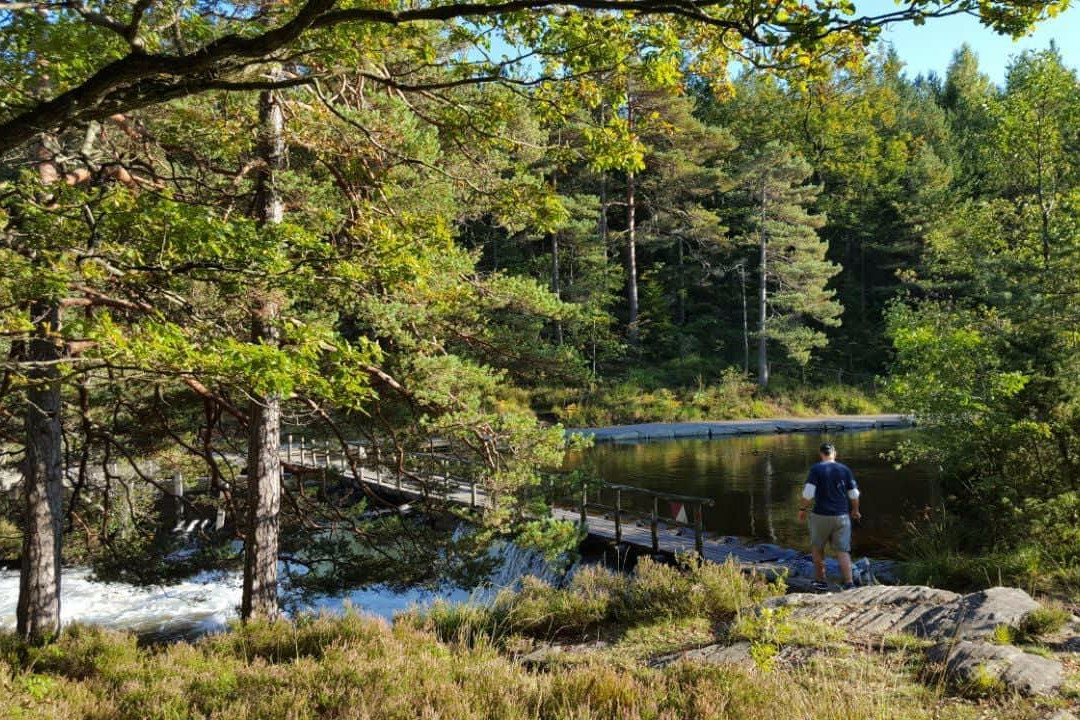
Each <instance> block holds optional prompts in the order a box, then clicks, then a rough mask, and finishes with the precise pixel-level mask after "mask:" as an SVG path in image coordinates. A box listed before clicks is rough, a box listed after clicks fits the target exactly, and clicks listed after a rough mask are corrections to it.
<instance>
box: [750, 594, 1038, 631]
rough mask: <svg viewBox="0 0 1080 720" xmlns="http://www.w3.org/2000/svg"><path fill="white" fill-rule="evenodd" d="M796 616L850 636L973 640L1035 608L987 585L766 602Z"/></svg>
mask: <svg viewBox="0 0 1080 720" xmlns="http://www.w3.org/2000/svg"><path fill="white" fill-rule="evenodd" d="M766 604H767V605H769V606H773V607H786V608H790V610H791V612H792V614H793V615H794V616H795V617H799V618H806V619H809V620H816V621H819V622H824V623H828V624H830V625H833V626H837V627H841V628H845V629H847V630H849V631H851V632H852V633H853V634H863V635H866V634H869V635H885V634H890V633H909V634H912V635H917V636H920V637H939V638H943V639H944V638H948V639H977V638H984V637H987V636H989V635H990V634H991V633H993V631H994V628H995V627H997V626H998V625H1016V624H1018V623H1019V622H1020V621H1021V620H1022V619H1023V618H1024V616H1025V615H1027V614H1028V613H1029V612H1031V611H1032V610H1035V609H1036V608H1038V607H1039V604H1038V603H1037V602H1035V600H1033V599H1032V598H1031V596H1030V595H1028V594H1027V593H1026V592H1024V591H1023V590H1018V589H1015V588H991V589H989V590H984V591H982V592H977V593H971V594H970V595H959V594H957V593H954V592H949V591H948V590H939V589H936V588H930V587H925V586H921V585H896V586H888V585H873V586H870V587H862V588H856V589H854V590H848V591H846V592H839V593H829V594H824V595H811V594H807V593H793V594H791V595H785V596H783V597H778V598H773V599H772V600H770V601H768V602H767V603H766Z"/></svg>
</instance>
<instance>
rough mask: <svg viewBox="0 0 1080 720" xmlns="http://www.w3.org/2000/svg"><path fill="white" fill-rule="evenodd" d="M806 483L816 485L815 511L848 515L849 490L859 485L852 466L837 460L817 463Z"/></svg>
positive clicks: (820, 513) (819, 513) (811, 469)
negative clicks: (856, 482)
mask: <svg viewBox="0 0 1080 720" xmlns="http://www.w3.org/2000/svg"><path fill="white" fill-rule="evenodd" d="M806 484H807V485H813V486H814V512H815V513H817V514H818V515H847V514H848V511H849V510H850V506H849V505H848V492H850V491H851V490H854V489H856V488H857V487H858V486H857V485H856V484H855V476H854V475H853V474H852V472H851V468H849V467H848V466H847V465H844V464H843V463H838V462H836V461H833V462H819V463H816V464H815V465H814V466H813V467H811V468H810V474H809V475H807V476H806Z"/></svg>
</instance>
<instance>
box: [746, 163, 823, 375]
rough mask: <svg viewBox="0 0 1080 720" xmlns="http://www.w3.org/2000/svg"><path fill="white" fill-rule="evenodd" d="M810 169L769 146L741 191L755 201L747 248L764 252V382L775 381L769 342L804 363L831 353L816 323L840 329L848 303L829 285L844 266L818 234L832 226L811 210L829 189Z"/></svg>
mask: <svg viewBox="0 0 1080 720" xmlns="http://www.w3.org/2000/svg"><path fill="white" fill-rule="evenodd" d="M810 175H811V168H810V165H809V163H807V162H806V160H804V159H803V158H802V157H800V156H798V155H796V154H795V153H793V152H792V151H791V150H789V149H787V148H785V147H784V146H783V145H781V144H779V143H775V142H773V143H769V144H768V145H766V146H765V147H764V148H763V149H762V150H761V151H760V152H758V153H756V154H755V155H754V156H753V157H752V158H751V159H750V160H749V161H748V162H747V163H746V165H745V166H744V167H743V168H742V171H741V173H740V175H739V177H740V183H739V184H740V185H741V188H742V190H743V192H744V193H745V195H746V199H747V200H748V208H747V216H746V227H745V233H744V235H743V237H744V239H745V241H746V242H747V243H754V244H755V245H756V246H757V249H758V257H759V260H758V333H757V334H758V384H759V385H760V386H761V387H765V386H766V385H768V383H769V357H768V344H769V342H770V341H771V342H775V343H777V344H778V345H780V346H781V347H782V348H783V349H784V351H785V352H786V353H787V355H788V357H790V358H791V359H792V360H794V361H795V362H797V363H798V364H800V365H805V364H806V363H807V362H808V361H809V359H810V352H811V351H812V350H814V349H816V348H821V347H824V346H825V344H826V342H827V340H826V337H825V333H824V332H822V331H821V330H820V329H819V328H818V327H815V325H824V326H826V327H835V326H838V325H839V324H840V314H841V312H842V311H843V308H842V307H841V305H840V304H839V303H838V302H837V301H836V300H835V299H834V298H833V295H834V294H835V293H834V291H833V290H829V289H828V288H827V287H826V284H827V283H828V281H829V279H830V278H832V277H833V276H834V275H836V274H837V273H838V272H839V271H840V267H839V266H838V265H836V264H835V263H832V262H829V261H828V260H827V259H826V258H825V254H826V252H827V250H828V246H827V245H826V243H824V242H823V241H822V240H821V239H820V238H819V237H818V234H817V231H818V229H819V228H821V226H822V225H824V223H825V218H824V217H822V216H821V215H813V214H811V213H810V212H808V210H807V207H808V206H809V205H811V204H812V203H813V202H814V200H815V199H816V198H817V196H818V194H819V193H820V192H821V188H820V187H819V186H815V185H808V184H806V181H807V179H808V178H809V177H810Z"/></svg>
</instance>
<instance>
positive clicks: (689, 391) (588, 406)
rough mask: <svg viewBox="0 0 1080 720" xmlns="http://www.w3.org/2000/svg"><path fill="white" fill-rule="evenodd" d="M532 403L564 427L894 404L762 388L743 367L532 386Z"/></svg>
mask: <svg viewBox="0 0 1080 720" xmlns="http://www.w3.org/2000/svg"><path fill="white" fill-rule="evenodd" d="M530 404H531V405H532V406H533V407H534V408H535V409H536V410H537V412H540V413H541V414H542V415H543V416H545V417H550V418H551V419H553V420H557V421H559V422H561V423H562V424H563V425H564V426H566V427H603V426H608V425H625V424H634V423H645V422H649V423H651V422H700V421H710V420H747V419H767V418H773V417H782V418H813V417H818V416H831V415H871V414H875V413H882V412H889V411H891V410H892V409H893V408H892V407H890V406H889V405H888V401H887V398H884V397H882V396H880V395H879V394H877V393H874V392H869V391H868V390H866V389H864V388H859V387H853V386H850V385H841V384H826V385H818V386H808V385H804V384H801V383H794V382H791V381H787V382H785V381H783V380H782V379H781V380H777V381H776V382H775V383H774V384H772V385H770V386H769V387H768V388H765V389H762V388H760V387H758V386H757V385H756V384H755V383H753V382H752V381H750V380H749V379H748V378H747V377H746V376H744V375H743V374H742V373H725V374H724V375H723V376H722V377H721V378H718V379H715V380H713V381H712V382H707V381H702V380H700V379H699V380H698V381H697V382H694V381H691V382H689V383H677V382H660V381H659V379H657V378H649V377H637V376H635V377H634V378H632V379H627V380H623V381H618V382H605V383H600V384H598V385H596V386H593V387H589V388H575V387H548V388H542V389H539V390H536V391H534V392H533V393H532V397H531V399H530Z"/></svg>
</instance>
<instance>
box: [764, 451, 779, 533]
mask: <svg viewBox="0 0 1080 720" xmlns="http://www.w3.org/2000/svg"><path fill="white" fill-rule="evenodd" d="M772 484H773V464H772V453H765V478H764V482H763V483H762V485H763V486H764V488H765V527H766V528H767V529H768V531H769V540H770V541H772V542H776V526H775V525H773V501H772Z"/></svg>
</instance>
